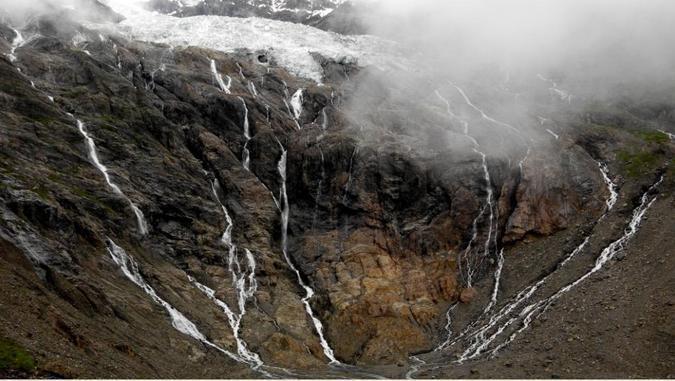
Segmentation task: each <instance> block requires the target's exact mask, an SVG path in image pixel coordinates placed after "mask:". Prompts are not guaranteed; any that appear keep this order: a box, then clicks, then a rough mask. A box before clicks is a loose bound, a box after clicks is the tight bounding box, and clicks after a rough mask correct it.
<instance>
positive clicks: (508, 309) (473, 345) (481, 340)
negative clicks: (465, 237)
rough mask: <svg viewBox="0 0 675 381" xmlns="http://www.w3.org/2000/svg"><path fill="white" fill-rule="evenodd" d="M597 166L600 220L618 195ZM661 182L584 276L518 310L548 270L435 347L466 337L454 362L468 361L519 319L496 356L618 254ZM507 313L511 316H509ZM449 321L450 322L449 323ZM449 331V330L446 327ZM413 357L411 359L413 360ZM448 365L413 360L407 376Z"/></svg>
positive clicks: (584, 243)
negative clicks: (602, 201)
mask: <svg viewBox="0 0 675 381" xmlns="http://www.w3.org/2000/svg"><path fill="white" fill-rule="evenodd" d="M598 166H599V168H600V170H601V172H602V174H603V178H604V180H605V182H606V185H607V189H608V192H609V197H608V198H607V200H606V211H605V213H604V214H603V216H602V217H601V218H600V219H599V220H598V222H600V221H601V220H602V219H603V218H604V217H605V216H606V215H607V213H609V212H610V211H611V210H612V209H613V207H614V206H615V204H616V201H617V198H618V193H617V192H616V188H617V186H616V184H614V183H613V182H612V181H611V179H610V177H609V173H608V171H607V168H606V166H605V165H603V164H602V163H598ZM661 182H663V177H661V179H660V180H659V181H658V182H656V183H655V184H654V185H652V187H651V188H649V190H648V191H647V192H645V193H644V194H643V195H642V197H641V199H640V204H639V205H638V206H637V207H636V208H635V209H634V211H633V216H632V218H631V221H630V222H629V224H628V227H627V228H626V230H625V231H624V234H623V235H622V236H621V237H620V238H619V239H617V240H616V241H614V242H612V243H611V244H610V245H608V246H607V247H606V248H605V249H603V251H602V253H601V254H600V255H599V256H598V258H597V259H596V263H595V265H594V266H593V268H592V269H591V270H589V271H588V272H587V273H585V274H584V275H583V276H581V277H580V278H578V279H577V280H576V281H574V282H572V283H571V284H569V285H568V286H565V287H563V288H561V289H560V290H558V291H557V292H555V293H554V294H552V295H551V296H549V297H547V298H543V299H541V300H539V301H538V302H534V303H531V304H529V305H527V306H525V307H522V308H520V309H517V307H519V306H520V305H521V304H523V302H525V301H526V300H528V299H529V298H531V297H532V296H533V295H534V294H535V293H536V291H538V290H539V289H540V288H541V287H542V286H543V285H544V284H546V282H547V281H548V279H549V278H550V277H551V276H553V274H554V273H555V271H554V272H552V273H549V274H548V275H546V276H545V277H543V278H542V279H540V280H539V281H537V282H536V283H535V284H533V285H531V286H529V287H527V288H525V289H523V290H522V291H520V292H519V293H518V294H517V295H516V296H515V297H514V298H513V299H512V300H511V301H510V302H509V303H507V304H506V305H504V306H503V307H502V308H501V309H500V310H499V311H498V312H496V313H495V314H493V315H492V316H491V317H490V319H489V321H488V322H487V323H486V324H485V325H483V326H481V327H479V328H477V329H475V330H473V331H472V329H473V328H474V327H475V326H476V324H475V322H474V324H472V325H470V326H469V327H467V329H465V330H464V331H463V332H462V333H460V334H459V336H458V337H457V338H456V339H454V340H453V341H450V337H448V340H446V342H445V343H443V344H441V345H440V346H439V347H438V348H437V349H436V350H442V349H445V348H448V347H451V346H453V345H455V344H456V343H458V342H459V341H460V340H463V339H465V338H466V339H467V340H469V342H470V345H469V347H468V348H467V349H466V350H465V351H464V352H463V353H462V354H461V355H460V356H459V358H458V360H457V361H456V362H458V363H462V362H465V361H468V360H472V359H476V358H478V357H479V356H480V355H482V354H484V353H486V351H488V348H489V346H490V344H492V343H493V342H494V341H495V340H496V339H497V338H498V337H499V336H500V335H502V334H503V333H504V332H506V331H507V330H508V329H509V328H510V327H513V326H514V325H515V324H516V323H517V322H519V321H520V322H521V326H520V328H519V329H517V330H516V331H514V332H513V333H512V334H511V335H510V336H508V337H507V338H505V339H504V341H503V342H502V343H501V344H499V345H497V346H495V347H494V348H493V349H492V350H489V354H490V356H494V355H496V353H497V352H499V351H500V350H501V349H503V348H504V347H506V346H507V345H508V344H510V343H511V342H512V341H513V340H515V338H516V336H517V335H518V334H520V333H522V332H523V331H524V330H526V329H527V328H528V327H529V326H530V324H531V323H532V322H533V321H534V320H535V319H536V318H538V317H539V316H541V315H542V314H543V313H545V312H546V310H547V309H548V308H550V306H551V305H552V304H553V303H554V302H555V301H556V300H558V299H559V298H560V297H561V296H562V295H564V294H565V293H567V292H569V291H570V290H572V289H573V288H574V287H576V286H577V285H579V284H580V283H581V282H583V281H584V280H586V279H588V278H589V277H590V276H591V275H593V274H594V273H596V272H598V271H600V270H601V269H602V268H603V266H604V265H605V264H606V263H607V262H608V261H609V260H611V259H612V258H613V257H614V256H616V254H617V253H619V252H620V251H621V250H622V249H623V248H624V246H625V244H626V243H627V242H628V241H629V240H630V239H631V238H632V237H633V236H634V235H635V234H636V233H637V230H638V228H639V226H640V223H641V221H642V218H643V217H644V215H645V213H646V212H647V210H648V209H649V208H650V207H651V205H652V204H653V203H654V201H655V200H656V197H653V198H651V200H650V196H649V195H650V194H651V193H652V192H653V191H654V190H655V189H656V188H657V187H658V186H659V185H660V184H661ZM590 238H591V235H588V236H587V237H585V239H584V240H583V241H582V242H581V244H580V245H579V246H577V247H576V248H575V249H574V250H573V251H572V252H571V253H570V254H569V255H568V256H567V257H566V258H565V259H564V260H563V261H562V262H561V263H560V264H559V265H558V266H557V268H556V271H557V270H559V269H561V268H563V267H565V265H566V264H567V263H568V262H569V261H570V260H571V259H573V258H574V257H576V256H577V255H578V254H579V253H581V252H582V251H583V250H584V248H586V247H587V245H588V243H589V241H590ZM509 316H511V317H510V318H509ZM448 319H450V317H449V316H448ZM501 321H505V322H504V323H503V324H502V325H500V326H499V327H498V328H497V329H496V330H495V331H494V332H493V333H492V334H491V335H490V336H489V337H487V338H486V333H487V332H488V331H489V330H490V329H492V328H494V327H496V325H497V323H499V322H501ZM448 324H449V323H448ZM448 331H449V330H448ZM414 360H415V359H414V358H413V361H414ZM445 366H448V364H444V363H437V364H429V363H424V364H420V363H419V362H418V361H416V363H415V364H413V365H412V366H411V371H410V372H409V374H410V375H412V374H414V373H417V372H419V371H420V370H421V368H422V367H426V368H429V369H436V368H441V367H445Z"/></svg>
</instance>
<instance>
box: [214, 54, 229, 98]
mask: <svg viewBox="0 0 675 381" xmlns="http://www.w3.org/2000/svg"><path fill="white" fill-rule="evenodd" d="M211 75H212V76H213V79H215V80H216V83H217V84H218V87H220V90H221V91H222V92H224V93H225V94H231V93H232V92H231V91H230V87H231V86H232V78H230V76H229V75H228V76H226V77H227V84H225V81H223V76H222V75H220V73H218V69H216V61H215V60H211Z"/></svg>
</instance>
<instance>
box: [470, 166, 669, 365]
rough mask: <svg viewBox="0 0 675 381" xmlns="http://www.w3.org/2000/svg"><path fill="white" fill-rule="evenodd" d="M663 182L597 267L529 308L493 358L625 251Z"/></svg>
mask: <svg viewBox="0 0 675 381" xmlns="http://www.w3.org/2000/svg"><path fill="white" fill-rule="evenodd" d="M663 180H664V177H663V176H661V178H660V179H659V180H658V181H657V182H656V183H655V184H654V185H652V186H651V187H650V188H649V189H648V190H647V191H646V192H644V193H643V194H642V196H641V197H640V204H639V205H638V206H637V207H636V208H635V209H633V215H632V217H631V220H630V222H629V223H628V227H627V228H626V229H625V230H624V233H623V235H622V236H621V237H619V238H618V239H617V240H616V241H613V242H612V243H610V244H609V245H608V246H607V247H605V248H604V249H603V250H602V252H601V253H600V255H599V256H598V258H597V259H596V260H595V265H594V266H593V268H591V269H590V270H589V271H588V272H586V273H585V274H584V275H582V276H581V277H580V278H578V279H577V280H575V281H574V282H572V283H570V284H569V285H567V286H565V287H563V288H561V289H560V290H559V291H558V292H556V293H555V294H553V295H551V296H550V297H548V298H546V299H543V300H541V301H539V302H537V303H533V304H531V305H529V306H527V307H526V308H525V309H524V310H523V311H522V312H521V313H520V315H519V316H520V317H522V318H523V323H522V325H521V327H520V329H518V330H517V331H516V332H514V333H513V334H512V335H511V336H509V338H508V339H507V340H506V341H505V342H503V343H502V344H500V345H499V346H497V347H496V348H495V349H493V350H492V352H491V355H492V356H494V355H495V354H496V353H497V352H499V351H500V350H501V349H503V348H504V347H506V346H507V345H508V344H510V343H511V342H512V341H513V340H515V338H516V336H517V335H518V334H520V333H522V332H523V331H524V330H526V329H527V328H529V326H530V324H531V322H532V321H534V320H535V319H536V318H538V317H539V316H541V315H542V314H544V313H545V312H546V311H547V310H548V309H549V308H550V307H551V305H553V303H554V302H555V301H556V300H558V299H560V297H562V296H563V295H564V294H566V293H567V292H569V291H571V290H572V289H573V288H575V287H576V286H578V285H579V284H580V283H582V282H583V281H585V280H586V279H588V278H589V277H590V276H591V275H593V274H595V273H597V272H598V271H600V270H602V268H603V267H604V266H605V264H606V263H607V262H609V261H610V260H611V259H612V258H614V257H615V256H616V255H617V254H618V253H620V252H621V251H623V250H624V249H625V246H626V244H627V243H628V242H629V241H630V240H631V239H632V238H633V236H635V234H637V232H638V230H639V228H640V224H641V223H642V220H643V218H644V215H645V214H646V213H647V211H648V210H649V208H651V206H652V205H653V204H654V202H655V201H656V199H657V196H654V197H653V198H651V199H650V196H649V195H650V193H652V192H653V191H655V190H656V188H658V187H659V185H661V183H662V182H663ZM478 354H480V353H477V355H478Z"/></svg>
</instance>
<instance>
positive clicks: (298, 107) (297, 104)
mask: <svg viewBox="0 0 675 381" xmlns="http://www.w3.org/2000/svg"><path fill="white" fill-rule="evenodd" d="M302 102H303V90H302V89H298V91H296V92H295V94H293V97H292V98H291V107H292V108H293V116H294V117H295V119H297V120H299V119H300V116H302Z"/></svg>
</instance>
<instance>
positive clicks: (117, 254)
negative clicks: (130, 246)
mask: <svg viewBox="0 0 675 381" xmlns="http://www.w3.org/2000/svg"><path fill="white" fill-rule="evenodd" d="M108 253H109V254H110V257H111V258H112V260H113V262H115V264H117V265H118V266H119V268H120V269H121V270H122V273H124V275H125V276H126V277H127V278H128V279H129V280H131V281H132V282H133V283H134V284H136V285H137V286H138V287H140V288H141V289H143V291H145V293H146V294H148V295H149V296H150V298H151V299H152V301H153V302H155V303H157V304H159V305H160V306H162V307H163V308H164V309H165V310H166V312H167V313H168V314H169V317H170V318H171V324H172V325H173V327H174V328H175V329H176V330H177V331H178V332H180V333H183V334H185V335H187V336H190V337H192V338H193V339H195V340H197V341H200V342H202V343H204V344H205V345H207V346H209V347H212V348H214V349H217V350H218V351H220V352H221V353H223V354H225V355H227V356H228V357H230V358H231V359H233V360H235V361H241V359H239V358H238V357H237V356H236V355H235V354H233V353H231V352H229V351H227V350H225V349H223V348H221V347H219V346H218V345H216V344H214V343H212V342H211V341H209V340H208V339H207V338H206V336H204V334H202V333H201V332H200V331H199V329H198V328H197V326H196V325H195V324H194V323H193V322H191V321H190V320H189V319H188V318H186V317H185V315H183V314H182V313H181V312H180V311H178V310H177V309H176V308H174V307H173V306H172V305H171V304H169V303H168V302H167V301H165V300H164V299H162V298H161V297H160V296H159V295H157V292H155V290H154V289H153V288H152V287H151V286H150V285H149V284H148V283H147V282H146V281H145V279H143V276H142V275H141V273H140V271H139V268H138V263H137V262H136V261H135V260H134V258H133V257H131V256H130V255H128V254H127V253H126V251H124V249H122V248H121V247H120V246H118V245H117V244H115V242H113V241H112V240H111V239H110V238H108Z"/></svg>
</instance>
